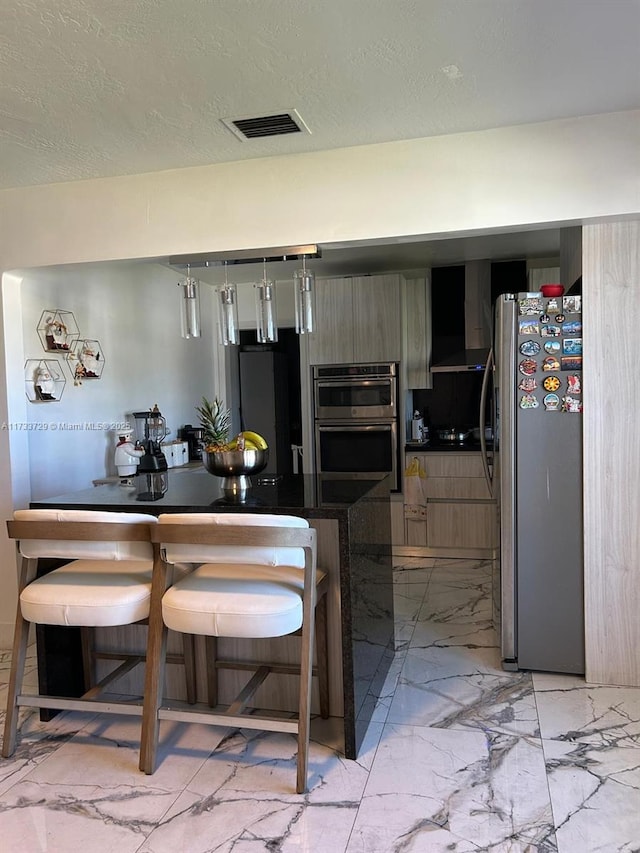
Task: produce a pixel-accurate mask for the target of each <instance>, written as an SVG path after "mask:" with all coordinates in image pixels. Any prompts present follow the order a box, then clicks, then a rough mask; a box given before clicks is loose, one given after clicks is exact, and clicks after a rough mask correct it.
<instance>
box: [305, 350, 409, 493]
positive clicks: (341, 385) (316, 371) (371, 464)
mask: <svg viewBox="0 0 640 853" xmlns="http://www.w3.org/2000/svg"><path fill="white" fill-rule="evenodd" d="M313 402H314V426H315V463H316V473H317V474H318V475H319V476H320V478H321V480H325V481H328V480H331V479H334V480H337V479H340V480H348V479H360V480H366V479H372V478H376V477H381V476H384V475H386V474H389V473H391V474H392V475H393V483H394V485H393V488H394V489H397V488H398V486H399V484H398V385H397V365H396V364H331V365H316V366H315V367H314V368H313Z"/></svg>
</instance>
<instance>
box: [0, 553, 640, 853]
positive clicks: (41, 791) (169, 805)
mask: <svg viewBox="0 0 640 853" xmlns="http://www.w3.org/2000/svg"><path fill="white" fill-rule="evenodd" d="M396 562H397V564H398V566H399V568H397V570H396V571H395V572H394V598H395V605H396V606H395V611H396V644H397V649H398V650H396V652H395V654H394V653H393V652H392V651H385V650H378V649H372V657H371V666H372V667H374V666H376V665H377V664H378V662H379V657H380V655H381V654H382V655H389V656H391V657H392V660H390V661H389V663H390V666H389V671H388V674H387V677H386V680H385V683H384V685H383V686H382V687H381V688H380V690H379V691H377V693H376V694H375V695H374V694H373V693H371V692H370V693H368V694H365V698H364V704H363V707H364V709H365V710H366V712H367V713H369V712H370V711H372V713H373V722H372V724H371V725H370V726H369V729H368V731H367V734H366V737H365V741H364V744H363V747H362V750H361V753H360V755H359V757H358V759H357V760H356V761H348V760H347V759H345V758H343V757H342V752H341V750H342V747H343V744H342V735H341V731H340V729H341V727H340V725H339V724H338V721H337V720H335V719H329V720H321V719H319V718H314V719H313V720H312V725H311V745H310V759H309V791H308V793H307V794H305V795H303V796H299V795H297V794H296V793H295V741H294V739H293V738H292V737H290V736H287V735H283V734H278V733H270V734H269V733H261V732H254V731H232V730H228V729H221V728H220V729H218V728H213V727H209V726H199V725H188V724H184V723H170V722H168V721H164V722H163V723H162V726H161V738H160V745H159V760H158V767H157V770H156V772H155V773H154V774H153V775H152V776H145V775H144V774H142V773H140V772H139V770H138V768H137V764H138V744H139V718H133V717H120V716H118V717H114V716H109V717H105V716H99V715H92V714H79V713H64V714H60V715H59V716H57V717H56V718H55V719H54V720H52V721H51V722H48V723H41V722H40V721H39V715H38V712H37V711H35V710H30V709H26V708H25V709H22V710H21V737H20V741H19V745H18V748H17V750H16V752H15V754H14V755H13V756H12V757H11V758H10V759H0V832H1V833H2V835H1V836H0V837H1V838H2V843H3V849H4V847H7V849H11V850H14V849H15V850H20V851H21V853H22V851H23V850H24V851H26V853H32V851H33V853H40V851H43V853H44V852H45V851H46V853H58V851H60V853H62V851H64V853H68V851H72V852H73V853H74V852H75V851H76V850H78V851H84V850H87V851H89V850H90V851H91V853H103V851H104V853H214V851H215V853H269V852H270V853H300V851H308V853H445V851H446V853H553V851H556V853H640V823H639V817H638V816H639V815H640V778H639V777H640V769H639V768H640V689H632V688H615V687H614V688H611V687H600V686H598V685H586V684H585V682H584V679H581V678H575V677H572V676H564V675H550V674H543V673H533V674H531V673H526V672H520V673H507V672H504V671H503V670H502V668H501V665H500V655H499V652H498V644H497V639H496V635H495V632H494V631H493V628H492V626H491V618H490V617H491V613H490V596H491V578H490V563H489V562H484V563H480V562H473V561H469V560H444V559H437V560H436V559H423V558H401V559H399V560H397V561H396ZM9 661H10V653H8V652H4V653H0V702H1V703H2V706H3V707H2V709H1V710H0V716H3V715H4V704H5V702H6V690H7V685H6V681H5V679H7V680H8V667H9ZM27 666H28V670H27V678H26V681H27V684H30V685H31V686H34V687H35V685H36V682H37V669H36V657H35V651H34V647H30V654H29V659H28V664H27Z"/></svg>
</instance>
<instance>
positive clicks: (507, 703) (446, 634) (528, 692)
mask: <svg viewBox="0 0 640 853" xmlns="http://www.w3.org/2000/svg"><path fill="white" fill-rule="evenodd" d="M495 642H496V641H495V634H494V632H493V629H483V630H477V629H476V628H475V626H473V625H472V624H462V625H453V624H450V623H420V624H419V625H418V626H416V630H415V632H414V636H413V639H412V640H411V644H410V647H409V650H408V651H407V655H406V657H405V661H404V665H403V667H402V671H401V673H400V677H399V679H398V685H397V688H396V691H395V694H394V697H393V701H392V702H391V707H390V709H389V713H388V715H387V721H388V722H393V723H403V724H412V725H423V726H434V727H437V728H451V729H480V730H483V731H493V732H503V733H507V734H517V735H529V736H537V735H538V734H539V732H538V717H537V713H536V705H535V698H534V694H533V685H532V681H531V676H530V675H529V674H528V673H522V672H516V673H506V672H504V671H503V670H502V668H501V666H500V654H499V650H498V648H497V646H495Z"/></svg>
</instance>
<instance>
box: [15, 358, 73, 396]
mask: <svg viewBox="0 0 640 853" xmlns="http://www.w3.org/2000/svg"><path fill="white" fill-rule="evenodd" d="M66 383H67V380H66V379H65V378H64V376H63V374H62V368H61V366H60V363H59V362H58V361H55V360H54V359H49V358H40V359H38V358H29V359H27V361H26V362H25V365H24V384H25V391H26V395H27V400H29V401H30V402H31V403H53V402H55V401H56V400H59V399H60V398H61V397H62V394H63V392H64V387H65V385H66Z"/></svg>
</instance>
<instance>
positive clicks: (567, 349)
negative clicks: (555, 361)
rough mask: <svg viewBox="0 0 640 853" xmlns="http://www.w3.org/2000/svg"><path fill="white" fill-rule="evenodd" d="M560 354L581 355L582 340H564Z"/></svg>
mask: <svg viewBox="0 0 640 853" xmlns="http://www.w3.org/2000/svg"><path fill="white" fill-rule="evenodd" d="M562 352H563V353H564V354H565V355H582V338H564V340H563V341H562Z"/></svg>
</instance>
